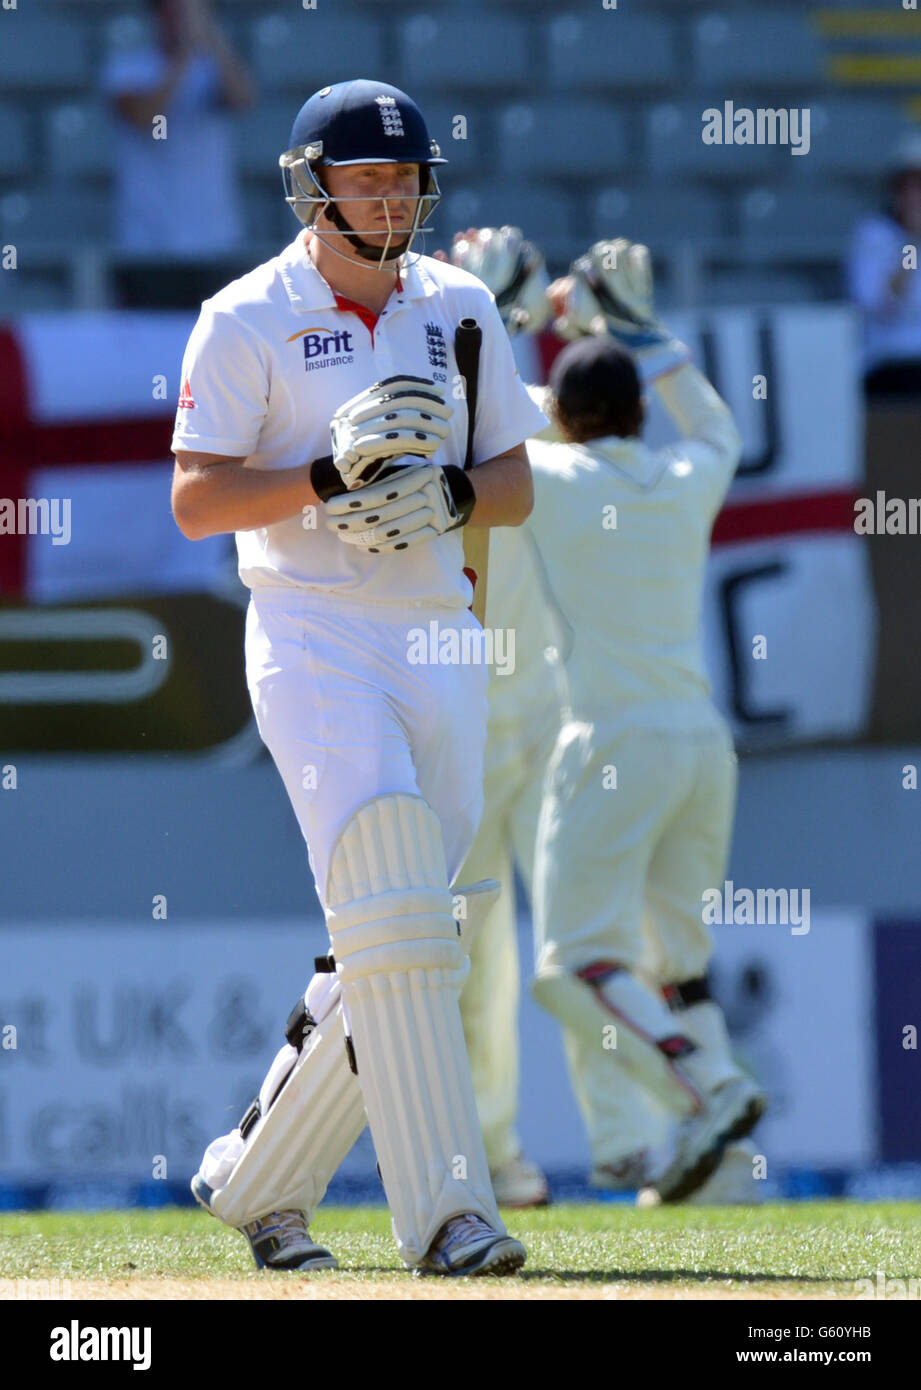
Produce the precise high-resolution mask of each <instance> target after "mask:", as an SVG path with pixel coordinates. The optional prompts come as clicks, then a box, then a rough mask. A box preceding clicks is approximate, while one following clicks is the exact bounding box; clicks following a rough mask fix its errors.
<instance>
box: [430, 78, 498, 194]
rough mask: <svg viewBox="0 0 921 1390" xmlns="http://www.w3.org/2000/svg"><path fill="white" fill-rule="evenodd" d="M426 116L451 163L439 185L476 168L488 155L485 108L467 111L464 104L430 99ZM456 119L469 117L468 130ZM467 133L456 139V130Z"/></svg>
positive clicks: (433, 136) (467, 119) (431, 131)
mask: <svg viewBox="0 0 921 1390" xmlns="http://www.w3.org/2000/svg"><path fill="white" fill-rule="evenodd" d="M420 104H421V107H422V114H423V115H424V116H425V123H426V125H427V126H428V131H429V135H430V136H431V137H432V139H433V140H437V141H438V143H439V145H440V146H441V153H442V154H443V155H444V157H445V159H446V160H447V161H448V163H447V166H446V168H445V170H444V174H443V175H442V174H440V175H439V179H438V181H439V183H440V184H442V185H443V184H444V182H445V177H450V178H452V179H453V178H454V177H455V176H456V174H457V171H458V170H465V171H466V170H468V169H473V168H476V167H477V166H478V165H479V164H481V163H482V161H483V158H484V156H485V150H486V142H487V117H486V116H484V114H483V112H482V109H481V108H476V109H474V110H473V111H470V112H465V111H462V110H461V109H460V108H461V107H462V106H463V103H462V102H457V101H454V102H452V101H444V100H439V99H437V98H436V99H435V100H433V101H429V100H428V99H426V100H424V101H422V102H421V103H420ZM456 116H465V117H466V127H464V126H462V125H461V124H460V123H459V122H458V123H456V122H455V117H456ZM455 129H456V130H458V131H459V132H461V131H464V130H465V131H466V134H465V136H464V137H463V138H460V139H456V140H455V138H454V131H455Z"/></svg>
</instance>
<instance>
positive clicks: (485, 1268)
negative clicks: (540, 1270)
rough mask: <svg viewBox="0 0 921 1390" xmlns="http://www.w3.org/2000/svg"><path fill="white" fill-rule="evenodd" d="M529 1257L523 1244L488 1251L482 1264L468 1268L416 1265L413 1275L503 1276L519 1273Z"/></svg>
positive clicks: (459, 1277) (433, 1277)
mask: <svg viewBox="0 0 921 1390" xmlns="http://www.w3.org/2000/svg"><path fill="white" fill-rule="evenodd" d="M527 1258H528V1254H527V1251H526V1250H525V1249H524V1248H523V1247H522V1246H518V1248H517V1249H514V1248H512V1249H505V1250H503V1249H501V1248H500V1249H498V1250H492V1251H488V1252H487V1253H486V1255H484V1257H483V1261H482V1263H481V1264H478V1265H473V1266H470V1265H468V1266H467V1268H466V1269H450V1270H449V1269H424V1268H422V1267H421V1266H420V1265H416V1267H415V1269H414V1270H413V1275H414V1276H415V1277H416V1278H417V1279H429V1278H432V1279H473V1278H477V1277H478V1276H480V1275H483V1274H493V1275H496V1276H497V1277H499V1278H501V1277H502V1276H504V1275H506V1274H517V1272H518V1270H519V1269H521V1267H522V1265H523V1264H524V1262H525V1260H526V1259H527Z"/></svg>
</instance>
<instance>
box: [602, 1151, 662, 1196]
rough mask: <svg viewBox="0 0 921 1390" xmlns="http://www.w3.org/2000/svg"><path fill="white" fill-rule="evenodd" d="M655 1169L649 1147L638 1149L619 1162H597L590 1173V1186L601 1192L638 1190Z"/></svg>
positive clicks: (647, 1180)
mask: <svg viewBox="0 0 921 1390" xmlns="http://www.w3.org/2000/svg"><path fill="white" fill-rule="evenodd" d="M652 1170H653V1160H652V1154H651V1153H650V1151H649V1149H637V1150H636V1152H635V1153H632V1154H627V1155H626V1156H625V1157H624V1158H622V1159H619V1160H618V1162H617V1163H596V1164H595V1166H594V1168H593V1169H592V1171H591V1173H590V1174H589V1179H588V1183H589V1187H595V1188H598V1189H599V1191H601V1192H636V1191H637V1189H638V1188H641V1187H643V1186H644V1185H645V1184H646V1183H648V1182H649V1179H650V1175H651V1173H652Z"/></svg>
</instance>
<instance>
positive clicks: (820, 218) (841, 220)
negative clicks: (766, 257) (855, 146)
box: [739, 186, 873, 250]
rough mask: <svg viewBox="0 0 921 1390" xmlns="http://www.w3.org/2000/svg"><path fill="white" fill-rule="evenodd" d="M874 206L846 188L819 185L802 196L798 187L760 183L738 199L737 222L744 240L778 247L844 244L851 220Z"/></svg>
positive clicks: (851, 227) (868, 199) (851, 228)
mask: <svg viewBox="0 0 921 1390" xmlns="http://www.w3.org/2000/svg"><path fill="white" fill-rule="evenodd" d="M872 210H873V199H872V198H871V197H868V196H861V195H860V194H857V193H853V192H851V191H849V190H847V189H839V188H829V187H819V188H815V189H813V190H811V192H810V195H809V197H808V198H804V197H803V193H802V190H801V189H800V188H797V187H790V186H780V187H770V186H762V187H759V188H754V189H752V190H751V191H750V192H749V193H746V194H744V195H743V196H742V197H741V199H740V201H739V225H740V228H741V231H742V236H743V238H744V239H745V240H746V241H758V242H762V241H764V242H768V243H771V244H772V245H774V246H776V247H777V249H778V250H781V249H782V248H783V247H784V246H785V245H786V246H792V245H796V244H798V243H809V244H810V245H815V246H818V245H820V244H828V243H840V244H841V246H842V247H843V246H845V245H846V243H847V241H848V238H849V237H850V234H851V232H852V230H853V228H854V224H855V223H856V222H857V221H858V219H859V218H860V217H862V216H864V214H865V213H867V212H868V211H872Z"/></svg>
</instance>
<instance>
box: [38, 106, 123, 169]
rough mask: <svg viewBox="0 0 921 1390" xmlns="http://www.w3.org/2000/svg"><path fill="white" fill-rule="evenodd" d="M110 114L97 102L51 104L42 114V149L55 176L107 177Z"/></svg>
mask: <svg viewBox="0 0 921 1390" xmlns="http://www.w3.org/2000/svg"><path fill="white" fill-rule="evenodd" d="M111 138H112V125H111V117H110V115H109V113H108V111H107V110H106V109H105V107H104V106H103V105H102V103H101V102H87V101H74V102H68V103H67V104H66V105H63V106H54V107H52V108H51V109H50V110H49V111H48V113H47V115H46V118H45V129H44V142H45V145H44V151H45V157H46V159H47V160H48V167H49V168H50V169H51V172H52V173H53V174H54V175H55V177H56V178H65V179H72V178H77V177H80V178H87V177H89V178H107V177H108V175H109V174H110V172H111V166H112V159H111V151H110V142H111Z"/></svg>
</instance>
